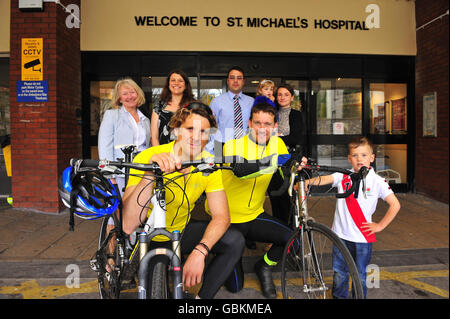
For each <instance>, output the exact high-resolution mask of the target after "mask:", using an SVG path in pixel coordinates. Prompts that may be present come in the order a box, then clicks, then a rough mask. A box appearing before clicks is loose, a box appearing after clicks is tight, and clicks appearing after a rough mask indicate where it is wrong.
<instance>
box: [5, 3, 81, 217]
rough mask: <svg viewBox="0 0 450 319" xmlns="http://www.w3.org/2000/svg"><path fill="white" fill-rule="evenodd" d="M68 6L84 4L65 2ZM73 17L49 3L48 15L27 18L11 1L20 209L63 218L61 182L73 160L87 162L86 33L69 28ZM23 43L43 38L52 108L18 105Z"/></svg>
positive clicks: (15, 190) (15, 177) (15, 184)
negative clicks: (83, 116)
mask: <svg viewBox="0 0 450 319" xmlns="http://www.w3.org/2000/svg"><path fill="white" fill-rule="evenodd" d="M62 3H63V4H64V5H66V6H67V5H69V4H76V5H78V7H80V0H67V1H62ZM67 16H68V13H66V12H65V10H64V9H63V8H62V7H61V6H60V5H57V4H55V3H50V2H45V3H44V11H43V12H22V11H20V10H19V9H18V0H11V40H10V41H11V43H10V92H11V94H10V106H11V155H12V158H11V160H12V196H13V200H14V205H13V206H14V207H16V208H29V209H33V210H36V211H41V212H48V213H57V212H59V211H60V210H61V209H62V205H61V203H60V200H59V197H58V178H59V176H60V175H61V172H62V170H63V169H64V168H65V167H67V166H68V162H69V159H70V158H71V157H79V156H81V126H80V124H79V123H78V121H77V117H76V109H78V108H79V109H81V54H80V29H79V28H68V27H67V26H66V18H67ZM22 38H43V50H44V51H43V64H44V68H43V80H47V81H48V87H49V90H48V91H49V98H48V102H17V97H16V81H20V80H21V60H22V55H21V54H22V52H21V46H22V40H21V39H22Z"/></svg>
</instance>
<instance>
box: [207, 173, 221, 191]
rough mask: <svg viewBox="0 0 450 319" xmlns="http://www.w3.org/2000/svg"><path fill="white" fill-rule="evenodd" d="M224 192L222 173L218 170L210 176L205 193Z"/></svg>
mask: <svg viewBox="0 0 450 319" xmlns="http://www.w3.org/2000/svg"><path fill="white" fill-rule="evenodd" d="M221 190H224V187H223V183H222V171H221V170H218V171H215V172H214V173H212V174H209V175H208V183H207V185H206V189H205V192H206V193H212V192H218V191H221Z"/></svg>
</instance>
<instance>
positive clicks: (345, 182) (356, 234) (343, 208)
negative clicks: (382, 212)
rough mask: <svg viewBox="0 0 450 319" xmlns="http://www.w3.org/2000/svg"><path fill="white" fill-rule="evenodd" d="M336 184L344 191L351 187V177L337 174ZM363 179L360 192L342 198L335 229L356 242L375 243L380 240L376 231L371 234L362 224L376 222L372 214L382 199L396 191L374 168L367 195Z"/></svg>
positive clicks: (339, 190) (337, 209) (334, 223)
mask: <svg viewBox="0 0 450 319" xmlns="http://www.w3.org/2000/svg"><path fill="white" fill-rule="evenodd" d="M333 179H334V183H333V187H337V189H338V192H339V193H344V192H345V189H348V188H350V186H351V179H350V177H349V176H348V175H344V174H341V173H334V174H333ZM362 188H363V183H362V182H361V183H360V185H359V195H358V198H355V196H354V194H351V195H350V196H349V197H347V198H338V199H337V203H336V210H335V213H334V221H333V226H332V229H333V231H334V232H335V233H336V234H337V235H338V236H339V237H340V238H342V239H345V240H348V241H352V242H356V243H372V242H375V241H376V238H375V235H374V234H372V235H370V236H369V235H367V233H366V232H364V231H363V229H362V228H361V226H363V225H364V224H363V223H365V222H367V223H371V222H372V215H373V213H374V212H375V210H376V208H377V203H378V199H379V198H381V199H383V200H384V199H385V198H386V197H387V196H389V195H390V194H393V193H394V192H393V191H392V189H391V188H390V187H389V184H388V183H387V182H386V180H385V179H384V178H382V177H381V176H379V175H377V174H376V173H375V172H374V170H373V168H371V169H370V171H369V173H368V174H367V176H366V189H365V195H366V196H364V194H363V190H362Z"/></svg>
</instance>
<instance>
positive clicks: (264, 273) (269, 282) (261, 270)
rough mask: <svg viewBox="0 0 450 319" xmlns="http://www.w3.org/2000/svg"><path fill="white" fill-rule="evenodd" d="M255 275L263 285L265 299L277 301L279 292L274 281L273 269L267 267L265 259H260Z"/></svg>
mask: <svg viewBox="0 0 450 319" xmlns="http://www.w3.org/2000/svg"><path fill="white" fill-rule="evenodd" d="M255 273H256V275H257V276H258V279H259V282H260V283H261V291H262V294H263V295H264V297H266V298H269V299H275V298H276V297H277V290H276V289H275V284H274V283H273V279H272V267H271V266H269V265H267V264H266V262H265V261H264V259H260V260H259V261H258V262H257V263H256V264H255Z"/></svg>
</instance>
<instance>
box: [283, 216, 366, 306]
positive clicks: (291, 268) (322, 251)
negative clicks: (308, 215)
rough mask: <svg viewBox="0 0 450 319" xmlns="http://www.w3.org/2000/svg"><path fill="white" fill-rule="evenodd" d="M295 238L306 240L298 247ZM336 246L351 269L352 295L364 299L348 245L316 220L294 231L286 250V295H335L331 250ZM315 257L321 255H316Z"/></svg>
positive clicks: (312, 296)
mask: <svg viewBox="0 0 450 319" xmlns="http://www.w3.org/2000/svg"><path fill="white" fill-rule="evenodd" d="M300 237H302V238H300ZM311 239H312V240H311ZM295 241H298V243H302V244H300V245H298V246H297V247H298V248H299V249H294V248H295V245H293V244H294V242H295ZM311 243H312V244H311ZM333 245H335V246H336V247H337V249H338V250H339V251H340V253H341V255H342V256H343V258H344V260H345V263H346V264H347V268H348V270H349V277H350V282H351V283H352V284H350V285H349V287H352V292H351V293H350V292H349V296H350V297H352V298H354V299H363V298H364V296H363V287H362V282H361V278H360V276H359V273H358V269H357V267H356V264H355V262H354V260H353V258H352V256H351V254H350V252H349V251H348V249H347V247H346V246H345V244H344V243H343V242H342V240H341V239H340V238H339V237H338V236H337V235H336V234H335V233H334V232H333V231H332V230H331V229H329V228H328V227H327V226H325V225H322V224H320V223H316V222H314V221H312V220H309V221H308V222H307V225H306V227H303V230H302V229H301V228H298V229H297V230H296V231H295V232H294V233H293V234H292V236H291V237H290V239H289V241H288V242H287V244H286V246H285V248H284V250H283V255H282V260H281V290H282V294H283V298H285V299H287V298H305V299H306V298H308V299H329V298H333V296H332V285H333V268H332V253H331V251H332V248H333ZM302 255H303V256H304V257H303V258H302V257H301V256H302ZM314 256H316V257H317V258H314ZM302 260H303V261H304V262H303V263H302V262H301V261H302ZM303 265H305V266H303Z"/></svg>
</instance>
